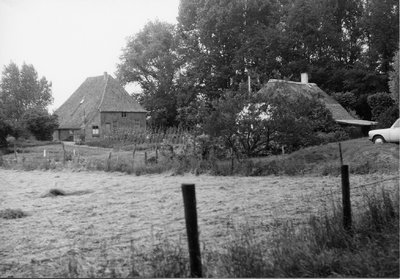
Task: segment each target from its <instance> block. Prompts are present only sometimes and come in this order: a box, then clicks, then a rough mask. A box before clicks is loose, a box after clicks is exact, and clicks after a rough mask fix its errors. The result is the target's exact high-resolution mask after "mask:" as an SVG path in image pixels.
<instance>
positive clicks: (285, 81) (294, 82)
mask: <svg viewBox="0 0 400 279" xmlns="http://www.w3.org/2000/svg"><path fill="white" fill-rule="evenodd" d="M268 82H271V83H272V82H282V83H293V84H304V85H307V84H310V85H317V84H315V83H313V82H309V83H302V82H299V81H291V80H284V79H274V78H271V79H270V80H268Z"/></svg>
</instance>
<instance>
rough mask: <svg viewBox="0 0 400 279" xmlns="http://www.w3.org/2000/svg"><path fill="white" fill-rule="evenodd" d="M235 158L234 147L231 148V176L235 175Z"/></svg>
mask: <svg viewBox="0 0 400 279" xmlns="http://www.w3.org/2000/svg"><path fill="white" fill-rule="evenodd" d="M234 159H235V158H234V156H233V147H231V174H232V175H233V169H234V165H233V164H234Z"/></svg>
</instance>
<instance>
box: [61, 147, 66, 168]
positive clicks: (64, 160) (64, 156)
mask: <svg viewBox="0 0 400 279" xmlns="http://www.w3.org/2000/svg"><path fill="white" fill-rule="evenodd" d="M61 145H62V148H63V164H65V159H66V158H65V156H66V154H65V146H64V143H63V142H61Z"/></svg>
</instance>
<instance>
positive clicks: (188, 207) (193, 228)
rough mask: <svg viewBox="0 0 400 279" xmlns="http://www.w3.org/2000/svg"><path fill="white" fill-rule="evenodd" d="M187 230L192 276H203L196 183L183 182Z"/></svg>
mask: <svg viewBox="0 0 400 279" xmlns="http://www.w3.org/2000/svg"><path fill="white" fill-rule="evenodd" d="M182 194H183V204H184V207H185V220H186V232H187V237H188V244H189V257H190V276H191V277H202V270H201V256H200V245H199V233H198V229H197V209H196V192H195V187H194V184H182Z"/></svg>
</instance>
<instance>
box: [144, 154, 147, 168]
mask: <svg viewBox="0 0 400 279" xmlns="http://www.w3.org/2000/svg"><path fill="white" fill-rule="evenodd" d="M144 164H145V165H147V151H145V152H144Z"/></svg>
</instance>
